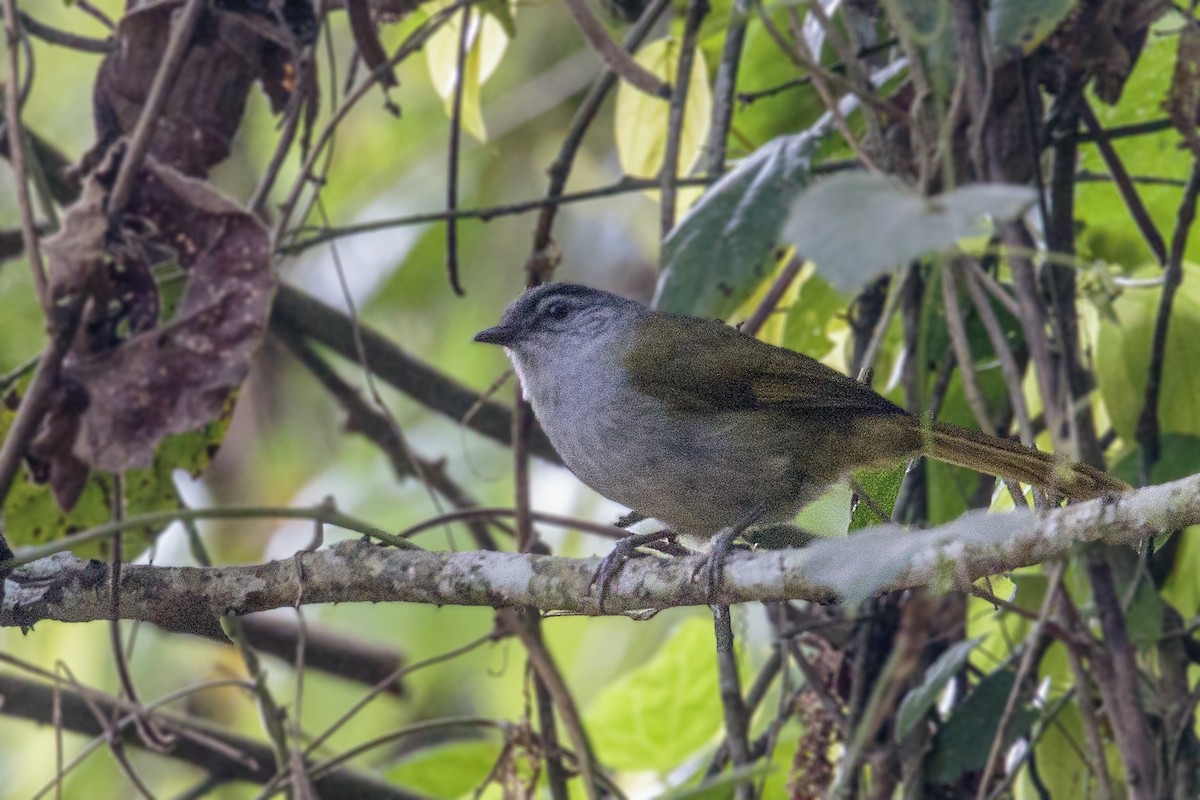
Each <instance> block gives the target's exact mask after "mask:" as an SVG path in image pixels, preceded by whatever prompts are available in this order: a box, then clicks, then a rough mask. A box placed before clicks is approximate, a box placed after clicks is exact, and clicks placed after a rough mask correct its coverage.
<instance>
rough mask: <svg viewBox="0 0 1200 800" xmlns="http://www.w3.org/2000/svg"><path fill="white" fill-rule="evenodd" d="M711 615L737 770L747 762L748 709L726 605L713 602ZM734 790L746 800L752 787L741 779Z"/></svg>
mask: <svg viewBox="0 0 1200 800" xmlns="http://www.w3.org/2000/svg"><path fill="white" fill-rule="evenodd" d="M712 617H713V632H714V634H715V636H716V645H717V688H718V691H719V692H720V695H721V709H722V714H723V717H724V720H725V743H726V746H727V748H728V749H729V760H730V763H731V764H732V765H733V768H734V769H735V770H736V769H738V768H740V767H745V766H747V765H748V764H749V763H750V739H749V735H750V712H749V710H748V709H747V707H746V703H745V701H744V700H743V699H742V683H741V679H740V678H739V677H738V667H737V656H736V654H735V653H734V651H733V625H732V620H731V615H730V612H729V606H717V605H714V606H713V607H712ZM735 791H736V795H735V796H736V797H737V799H738V800H748V798H750V797H751V796H752V795H753V791H754V788H753V786H751V785H750V784H748V783H741V784H739V785H738V787H737V789H736V790H735Z"/></svg>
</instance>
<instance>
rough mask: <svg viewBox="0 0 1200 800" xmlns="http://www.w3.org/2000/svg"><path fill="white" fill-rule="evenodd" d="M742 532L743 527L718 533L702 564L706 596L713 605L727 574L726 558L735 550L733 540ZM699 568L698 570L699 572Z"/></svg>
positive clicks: (707, 600)
mask: <svg viewBox="0 0 1200 800" xmlns="http://www.w3.org/2000/svg"><path fill="white" fill-rule="evenodd" d="M741 533H742V529H741V527H732V528H726V529H725V530H723V531H721V532H720V533H718V534H717V535H716V536H715V537H714V538H713V540H712V549H710V550H709V551H708V558H707V559H705V561H704V563H703V564H702V565H701V566H700V569H702V570H704V579H705V581H704V598H705V601H706V602H707V603H708V604H709V605H710V606H711V605H715V602H714V601H715V600H716V598H717V595H718V594H719V592H720V589H721V581H722V580H723V578H724V574H725V559H727V558H728V557H729V554H730V553H731V552H732V551H733V540H734V539H736V538H737V537H738V536H740V535H741ZM698 572H699V570H697V573H698Z"/></svg>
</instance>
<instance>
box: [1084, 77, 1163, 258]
mask: <svg viewBox="0 0 1200 800" xmlns="http://www.w3.org/2000/svg"><path fill="white" fill-rule="evenodd" d="M1079 115H1080V117H1082V118H1083V122H1084V124H1085V125H1086V126H1087V129H1088V131H1089V132H1090V133H1091V134H1092V136H1093V138H1094V139H1095V142H1096V147H1097V148H1098V149H1099V150H1100V157H1101V158H1103V159H1104V165H1105V166H1106V167H1108V172H1109V174H1110V175H1112V179H1113V182H1114V183H1115V184H1116V186H1117V191H1119V192H1120V194H1121V199H1123V200H1124V201H1125V206H1126V207H1127V208H1128V209H1129V216H1130V217H1131V218H1132V219H1133V222H1134V224H1135V225H1137V228H1138V230H1139V231H1140V232H1141V234H1142V238H1143V239H1145V240H1146V244H1147V245H1149V247H1150V251H1151V252H1152V253H1154V257H1155V258H1156V259H1157V260H1158V263H1160V264H1164V265H1165V264H1166V263H1167V258H1168V253H1167V245H1166V243H1165V242H1164V241H1163V238H1162V234H1160V233H1159V232H1158V228H1157V227H1156V226H1155V224H1154V220H1153V218H1152V217H1151V216H1150V212H1149V211H1148V210H1147V209H1146V204H1145V203H1143V202H1142V198H1141V195H1139V194H1138V190H1137V187H1135V186H1134V185H1133V181H1132V180H1131V179H1130V177H1129V171H1128V170H1126V169H1125V164H1124V162H1122V161H1121V157H1120V156H1119V155H1117V151H1116V149H1115V148H1114V147H1113V146H1112V142H1111V141H1110V136H1109V134H1108V133H1107V132H1106V131H1105V130H1104V128H1103V127H1102V126H1101V125H1100V120H1098V119H1097V118H1096V112H1095V111H1093V110H1092V107H1091V105H1090V104H1089V103H1088V101H1087V98H1084V97H1081V98H1080V99H1079Z"/></svg>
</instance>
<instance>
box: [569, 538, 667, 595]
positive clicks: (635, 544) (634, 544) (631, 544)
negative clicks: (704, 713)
mask: <svg viewBox="0 0 1200 800" xmlns="http://www.w3.org/2000/svg"><path fill="white" fill-rule="evenodd" d="M672 535H673V534H672V533H671V531H669V530H661V531H655V532H653V533H635V534H631V535H629V536H626V537H625V538H623V539H618V540H617V543H616V544H615V545H614V546H613V549H612V552H610V553H609V554H608V555H606V556H605V557H604V560H603V561H601V562H600V566H599V567H598V568H597V569H596V573H595V574H594V575H593V576H592V582H591V584H590V585H589V587H588V588H589V589H591V588H592V587H599V597H598V598H597V604H598V605H599V606H600V611H601V612H603V611H604V600H605V598H606V597H607V596H608V587H609V584H611V583H612V582H613V580H615V579H616V577H617V574H618V573H619V572H620V571H621V567H623V566H625V562H626V561H628V560H629V559H631V558H633V557H634V556H635V555H637V549H638V548H639V547H641V546H642V545H644V544H650V543H651V542H661V541H662V540H664V539H666V538H668V537H670V536H672Z"/></svg>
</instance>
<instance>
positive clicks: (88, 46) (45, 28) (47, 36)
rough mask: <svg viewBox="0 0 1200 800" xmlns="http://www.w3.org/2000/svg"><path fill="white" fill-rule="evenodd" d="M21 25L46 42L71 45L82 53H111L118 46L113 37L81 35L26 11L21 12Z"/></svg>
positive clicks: (63, 45) (70, 46) (62, 45)
mask: <svg viewBox="0 0 1200 800" xmlns="http://www.w3.org/2000/svg"><path fill="white" fill-rule="evenodd" d="M21 26H22V27H23V28H25V30H27V31H29V33H30V34H31V35H32V36H36V37H37V38H39V39H41V40H42V41H44V42H48V43H50V44H54V45H58V46H59V47H69V48H70V49H72V50H78V51H80V52H82V53H100V54H107V53H111V52H112V51H113V48H115V47H116V43H115V42H114V41H113V40H112V38H111V37H110V38H108V39H93V38H92V37H90V36H80V35H79V34H77V33H71V32H70V31H64V30H59V29H58V28H54V27H51V26H50V25H47V24H46V23H44V22H41V21H39V20H38V19H37V18H36V17H34V16H31V15H29V14H26V13H25V12H24V11H22V12H21Z"/></svg>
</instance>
